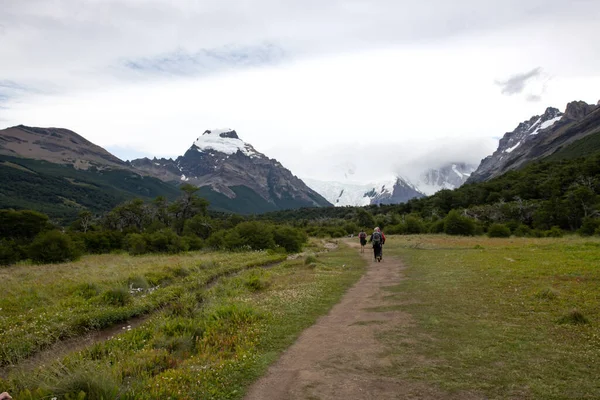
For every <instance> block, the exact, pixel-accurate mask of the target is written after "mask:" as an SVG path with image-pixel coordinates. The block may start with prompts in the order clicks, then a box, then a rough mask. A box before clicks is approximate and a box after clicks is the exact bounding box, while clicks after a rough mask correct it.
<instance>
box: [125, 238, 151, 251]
mask: <svg viewBox="0 0 600 400" xmlns="http://www.w3.org/2000/svg"><path fill="white" fill-rule="evenodd" d="M125 248H126V249H127V251H128V252H129V254H131V255H132V256H137V255H140V254H146V253H147V252H148V250H147V247H146V239H144V236H142V235H141V234H139V233H130V234H128V235H127V236H125Z"/></svg>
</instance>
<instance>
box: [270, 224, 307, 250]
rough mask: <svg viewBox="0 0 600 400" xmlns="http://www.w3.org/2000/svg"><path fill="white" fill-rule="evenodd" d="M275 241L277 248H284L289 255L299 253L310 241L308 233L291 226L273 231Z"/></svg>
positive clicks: (280, 227)
mask: <svg viewBox="0 0 600 400" xmlns="http://www.w3.org/2000/svg"><path fill="white" fill-rule="evenodd" d="M273 239H274V240H275V244H276V245H277V246H280V247H283V248H284V249H285V251H287V252H288V253H297V252H299V251H301V250H302V246H303V245H304V244H305V243H306V241H307V240H308V236H307V235H306V233H305V232H304V231H302V230H300V229H296V228H292V227H291V226H278V227H276V228H275V229H274V230H273Z"/></svg>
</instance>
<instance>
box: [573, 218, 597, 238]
mask: <svg viewBox="0 0 600 400" xmlns="http://www.w3.org/2000/svg"><path fill="white" fill-rule="evenodd" d="M598 228H600V219H598V218H584V220H583V224H581V228H579V231H578V232H579V234H580V235H581V236H592V235H594V234H595V233H596V230H597V229H598Z"/></svg>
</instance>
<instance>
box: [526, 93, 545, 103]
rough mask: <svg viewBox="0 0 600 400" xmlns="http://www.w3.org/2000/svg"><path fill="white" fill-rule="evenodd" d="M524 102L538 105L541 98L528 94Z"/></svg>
mask: <svg viewBox="0 0 600 400" xmlns="http://www.w3.org/2000/svg"><path fill="white" fill-rule="evenodd" d="M525 100H527V101H529V102H532V103H539V102H540V101H542V96H540V95H538V94H528V95H527V97H525Z"/></svg>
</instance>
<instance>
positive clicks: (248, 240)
mask: <svg viewBox="0 0 600 400" xmlns="http://www.w3.org/2000/svg"><path fill="white" fill-rule="evenodd" d="M233 230H234V231H235V232H237V233H238V234H239V236H240V238H241V240H242V242H243V245H244V246H248V247H250V248H251V249H252V250H266V249H274V248H275V239H274V238H273V229H272V227H271V226H270V225H267V224H265V223H261V222H256V221H250V222H242V223H240V224H238V225H237V226H236V227H235V228H233Z"/></svg>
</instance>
